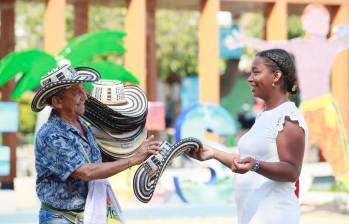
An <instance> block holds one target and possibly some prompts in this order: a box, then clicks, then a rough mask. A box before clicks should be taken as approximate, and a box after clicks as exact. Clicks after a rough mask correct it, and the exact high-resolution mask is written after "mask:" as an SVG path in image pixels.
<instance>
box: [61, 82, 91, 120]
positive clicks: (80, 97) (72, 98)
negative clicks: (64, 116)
mask: <svg viewBox="0 0 349 224" xmlns="http://www.w3.org/2000/svg"><path fill="white" fill-rule="evenodd" d="M86 99H87V95H86V92H85V89H84V86H83V84H76V85H72V86H71V87H69V88H68V89H66V90H65V91H64V96H63V99H62V110H64V111H65V112H67V113H68V114H73V115H76V116H82V115H83V114H84V113H85V100H86Z"/></svg>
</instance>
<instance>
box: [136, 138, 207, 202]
mask: <svg viewBox="0 0 349 224" xmlns="http://www.w3.org/2000/svg"><path fill="white" fill-rule="evenodd" d="M201 149H202V143H201V141H200V140H198V139H196V138H185V139H183V140H181V141H180V142H178V143H176V144H175V145H173V146H171V145H170V146H169V144H168V143H167V144H166V142H165V144H164V143H163V144H162V145H161V146H160V152H159V154H158V155H160V156H158V158H161V160H159V159H158V158H157V157H156V156H157V155H152V156H150V157H148V159H147V160H146V161H145V162H144V163H143V164H142V165H141V166H140V167H139V168H138V169H137V171H136V173H135V175H134V178H133V191H134V194H135V195H136V197H137V199H138V200H139V201H141V202H143V203H148V202H149V201H150V199H151V198H152V196H153V193H154V190H155V187H156V185H157V183H158V181H159V179H160V177H161V175H162V173H163V172H164V170H165V169H166V167H167V165H168V164H169V162H170V161H171V160H172V159H173V158H175V157H177V156H179V155H180V154H182V153H183V152H185V151H188V150H201ZM154 163H155V164H156V163H157V170H156V173H155V174H153V175H150V173H149V171H150V170H149V167H151V166H153V165H154ZM151 164H153V165H151Z"/></svg>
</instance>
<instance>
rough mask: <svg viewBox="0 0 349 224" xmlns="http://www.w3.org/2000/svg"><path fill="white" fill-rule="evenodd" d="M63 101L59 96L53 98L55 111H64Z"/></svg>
mask: <svg viewBox="0 0 349 224" xmlns="http://www.w3.org/2000/svg"><path fill="white" fill-rule="evenodd" d="M62 102H63V101H62V99H61V98H59V97H58V96H53V97H52V107H53V108H55V109H62V108H63V104H62Z"/></svg>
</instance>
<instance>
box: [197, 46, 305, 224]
mask: <svg viewBox="0 0 349 224" xmlns="http://www.w3.org/2000/svg"><path fill="white" fill-rule="evenodd" d="M248 81H249V83H250V85H251V87H252V92H253V95H254V96H255V97H259V98H261V99H262V100H263V101H264V103H265V108H264V111H263V112H262V113H261V114H259V115H258V116H257V118H256V121H255V123H254V125H253V126H252V128H251V129H250V130H249V131H248V132H247V133H246V134H245V135H243V136H242V137H241V138H240V140H239V142H238V149H239V155H238V154H234V155H232V154H228V153H225V152H221V151H219V150H216V149H214V148H211V147H208V146H206V147H204V149H203V150H202V151H200V152H198V153H192V154H191V156H192V157H194V158H196V159H199V160H207V159H216V160H218V161H220V162H221V163H223V164H224V165H226V166H228V167H230V168H231V170H232V171H233V172H235V173H239V174H243V175H237V176H236V186H235V188H236V203H237V211H238V222H239V224H247V223H249V224H251V223H253V224H256V223H259V224H267V223H283V224H287V223H289V224H291V223H292V224H297V223H299V222H300V208H299V203H298V200H297V198H296V195H295V193H294V189H295V181H296V180H297V179H298V177H299V174H300V171H301V167H302V161H303V154H304V150H305V139H306V137H307V126H306V123H305V121H304V118H303V116H302V114H301V113H300V111H298V109H297V107H296V106H295V104H294V103H292V102H291V101H289V99H288V93H295V92H296V91H297V86H296V85H297V84H296V75H295V66H294V63H293V60H292V57H291V56H290V55H289V54H288V53H287V52H286V51H284V50H281V49H271V50H267V51H262V52H259V53H258V54H257V55H256V57H255V60H254V62H253V65H252V72H251V74H250V76H249V78H248Z"/></svg>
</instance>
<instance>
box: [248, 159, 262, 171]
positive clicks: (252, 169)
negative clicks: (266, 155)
mask: <svg viewBox="0 0 349 224" xmlns="http://www.w3.org/2000/svg"><path fill="white" fill-rule="evenodd" d="M255 161H256V165H254V167H252V168H251V169H250V170H251V171H253V172H256V173H257V172H258V171H260V170H261V164H260V162H259V161H258V160H256V159H255Z"/></svg>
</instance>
